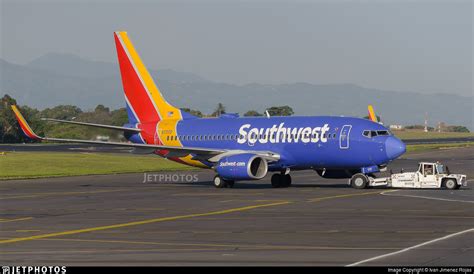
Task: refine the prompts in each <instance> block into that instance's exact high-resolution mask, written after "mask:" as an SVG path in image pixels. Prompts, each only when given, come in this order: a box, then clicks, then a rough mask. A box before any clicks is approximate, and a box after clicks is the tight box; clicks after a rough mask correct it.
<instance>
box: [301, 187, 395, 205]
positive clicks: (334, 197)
mask: <svg viewBox="0 0 474 274" xmlns="http://www.w3.org/2000/svg"><path fill="white" fill-rule="evenodd" d="M382 192H391V191H387V190H384V191H370V192H362V193H352V194H342V195H334V196H326V197H318V198H313V199H309V200H308V202H310V203H314V202H320V201H325V200H331V199H337V198H347V197H355V196H364V195H374V194H381V193H382Z"/></svg>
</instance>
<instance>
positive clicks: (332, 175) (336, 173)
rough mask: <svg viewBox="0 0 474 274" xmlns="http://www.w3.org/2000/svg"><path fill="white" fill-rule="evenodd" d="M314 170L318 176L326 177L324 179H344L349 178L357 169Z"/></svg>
mask: <svg viewBox="0 0 474 274" xmlns="http://www.w3.org/2000/svg"><path fill="white" fill-rule="evenodd" d="M316 172H317V173H318V174H319V176H321V177H323V178H326V179H345V178H351V177H352V175H354V174H356V173H358V171H357V170H349V169H326V170H323V169H317V170H316Z"/></svg>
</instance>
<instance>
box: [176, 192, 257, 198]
mask: <svg viewBox="0 0 474 274" xmlns="http://www.w3.org/2000/svg"><path fill="white" fill-rule="evenodd" d="M263 194H264V193H261V192H256V193H176V194H172V195H171V196H186V197H188V196H190V197H194V196H196V197H200V196H218V197H221V196H256V195H263Z"/></svg>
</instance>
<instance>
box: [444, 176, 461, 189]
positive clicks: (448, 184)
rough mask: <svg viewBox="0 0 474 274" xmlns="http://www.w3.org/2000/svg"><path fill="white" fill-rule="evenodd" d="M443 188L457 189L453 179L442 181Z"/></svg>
mask: <svg viewBox="0 0 474 274" xmlns="http://www.w3.org/2000/svg"><path fill="white" fill-rule="evenodd" d="M444 186H445V187H446V188H447V189H451V190H454V189H458V184H457V183H456V180H454V179H447V180H446V181H444Z"/></svg>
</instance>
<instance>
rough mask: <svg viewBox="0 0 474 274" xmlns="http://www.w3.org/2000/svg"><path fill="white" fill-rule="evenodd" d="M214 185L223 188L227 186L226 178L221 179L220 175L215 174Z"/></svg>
mask: <svg viewBox="0 0 474 274" xmlns="http://www.w3.org/2000/svg"><path fill="white" fill-rule="evenodd" d="M214 186H215V187H216V188H225V187H227V182H226V180H224V179H222V178H221V176H219V175H216V176H215V177H214Z"/></svg>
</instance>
